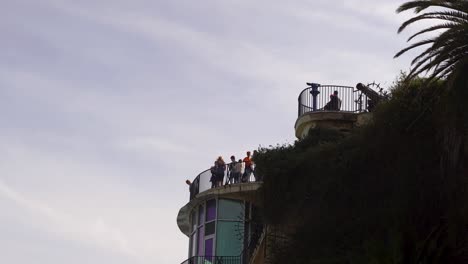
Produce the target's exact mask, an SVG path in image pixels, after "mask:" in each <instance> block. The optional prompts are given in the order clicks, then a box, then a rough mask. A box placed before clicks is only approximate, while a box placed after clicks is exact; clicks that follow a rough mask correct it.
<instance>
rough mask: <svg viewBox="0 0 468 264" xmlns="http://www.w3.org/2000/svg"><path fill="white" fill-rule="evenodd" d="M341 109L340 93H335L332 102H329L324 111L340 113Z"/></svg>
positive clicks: (331, 98)
mask: <svg viewBox="0 0 468 264" xmlns="http://www.w3.org/2000/svg"><path fill="white" fill-rule="evenodd" d="M340 109H341V99H340V98H338V91H334V92H333V94H331V95H330V102H328V103H327V104H326V105H325V107H323V110H327V111H340Z"/></svg>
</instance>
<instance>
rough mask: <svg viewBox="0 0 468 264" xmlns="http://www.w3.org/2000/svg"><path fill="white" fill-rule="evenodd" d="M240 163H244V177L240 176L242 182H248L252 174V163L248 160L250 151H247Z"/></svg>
mask: <svg viewBox="0 0 468 264" xmlns="http://www.w3.org/2000/svg"><path fill="white" fill-rule="evenodd" d="M242 161H243V162H244V175H243V176H242V182H248V181H249V180H250V175H251V174H252V172H253V166H252V165H253V163H252V159H251V158H250V151H247V157H245V158H244V159H243V160H242Z"/></svg>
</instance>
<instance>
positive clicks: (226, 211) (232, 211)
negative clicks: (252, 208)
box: [218, 199, 244, 221]
mask: <svg viewBox="0 0 468 264" xmlns="http://www.w3.org/2000/svg"><path fill="white" fill-rule="evenodd" d="M243 211H244V204H243V202H239V201H233V200H225V199H220V200H219V205H218V219H222V220H234V221H243V220H244V219H243V218H244V217H243V216H244V213H243Z"/></svg>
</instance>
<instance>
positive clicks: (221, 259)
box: [181, 256, 242, 264]
mask: <svg viewBox="0 0 468 264" xmlns="http://www.w3.org/2000/svg"><path fill="white" fill-rule="evenodd" d="M181 264H242V256H194V257H191V258H189V259H187V260H186V261H184V262H182V263H181Z"/></svg>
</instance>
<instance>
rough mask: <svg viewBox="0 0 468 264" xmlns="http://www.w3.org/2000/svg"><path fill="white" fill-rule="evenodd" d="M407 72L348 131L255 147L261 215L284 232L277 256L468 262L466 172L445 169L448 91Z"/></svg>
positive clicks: (339, 260) (286, 260) (291, 259)
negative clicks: (363, 122) (369, 116)
mask: <svg viewBox="0 0 468 264" xmlns="http://www.w3.org/2000/svg"><path fill="white" fill-rule="evenodd" d="M403 79H405V78H402V79H400V81H399V82H398V83H397V85H396V86H395V87H394V88H393V90H392V99H391V100H390V101H389V102H386V103H384V104H382V105H380V106H379V107H378V108H377V109H376V111H375V113H374V117H373V122H371V123H370V124H369V125H368V126H366V127H364V128H362V129H356V130H354V131H353V132H352V133H351V134H350V135H347V136H343V135H342V134H340V133H338V132H335V131H328V130H312V131H311V133H310V135H309V136H308V137H307V138H305V139H303V140H300V141H297V142H296V143H295V144H294V145H282V146H277V147H276V148H270V149H265V148H263V149H259V152H258V153H257V154H256V156H255V162H256V165H257V167H256V170H257V172H258V173H261V174H262V175H263V178H264V185H263V190H262V192H263V196H264V206H265V218H266V221H267V222H268V223H269V224H270V225H272V226H277V227H280V229H283V233H285V234H287V235H288V236H289V237H290V240H289V243H287V244H286V245H280V246H278V247H277V248H275V247H274V245H273V248H275V250H274V252H275V255H274V261H273V262H274V263H418V264H419V263H467V260H468V253H467V250H468V241H467V238H468V230H467V228H466V227H467V226H466V224H467V223H468V214H467V212H468V208H467V205H468V196H467V194H466V191H465V189H466V187H467V184H466V179H465V178H466V177H464V176H466V175H468V171H467V169H466V167H462V168H461V172H460V174H459V175H461V176H460V177H451V178H447V177H444V173H443V170H442V169H441V168H442V167H441V153H442V152H443V150H442V146H443V144H440V141H441V139H443V138H444V137H443V136H441V132H440V128H441V127H443V126H444V122H445V121H444V120H445V113H446V111H445V110H444V109H445V102H446V100H449V101H450V100H451V99H447V97H449V96H450V93H441V94H440V93H439V94H437V96H435V95H434V90H439V89H441V88H442V87H444V86H445V85H446V82H442V81H439V82H433V83H432V84H431V85H430V86H426V85H425V84H426V82H425V81H424V80H421V79H414V80H412V81H411V82H408V81H403ZM442 134H443V133H442ZM464 148H465V151H466V148H467V147H466V146H464ZM465 158H466V157H465ZM466 163H467V162H466V160H465V162H464V163H463V164H466ZM463 175H464V176H463Z"/></svg>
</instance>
